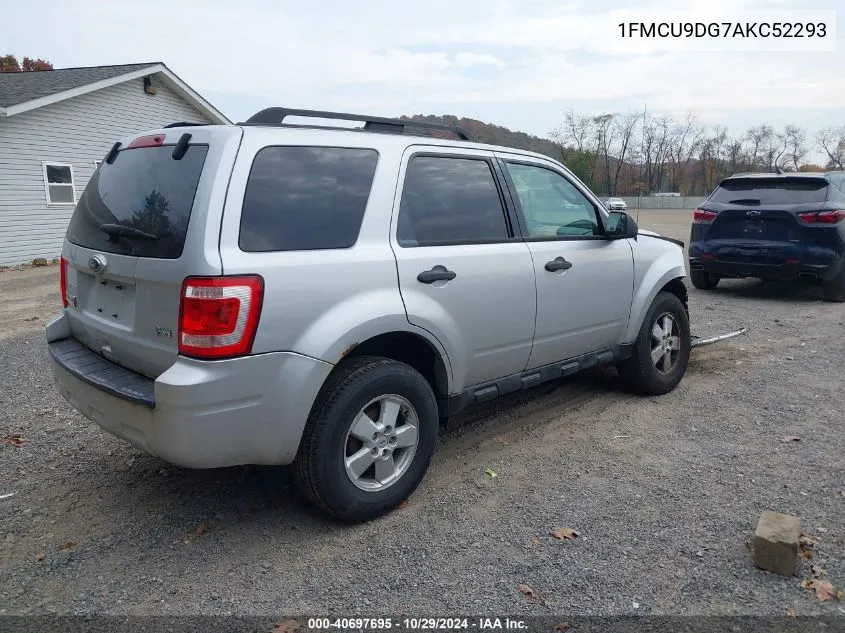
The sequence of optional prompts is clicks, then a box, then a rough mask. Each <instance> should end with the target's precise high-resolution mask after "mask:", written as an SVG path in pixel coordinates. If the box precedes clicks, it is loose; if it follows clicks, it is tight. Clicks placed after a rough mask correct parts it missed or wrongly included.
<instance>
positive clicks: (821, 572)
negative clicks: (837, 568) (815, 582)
mask: <svg viewBox="0 0 845 633" xmlns="http://www.w3.org/2000/svg"><path fill="white" fill-rule="evenodd" d="M810 573H811V574H813V576H814V577H815V578H821V577H822V576H827V570H826V569H825V568H824V567H822V566H821V565H810Z"/></svg>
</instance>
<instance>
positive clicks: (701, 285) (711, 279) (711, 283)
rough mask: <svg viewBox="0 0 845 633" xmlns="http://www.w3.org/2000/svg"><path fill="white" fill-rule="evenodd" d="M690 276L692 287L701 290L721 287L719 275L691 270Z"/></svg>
mask: <svg viewBox="0 0 845 633" xmlns="http://www.w3.org/2000/svg"><path fill="white" fill-rule="evenodd" d="M689 276H690V280H691V281H692V285H693V286H695V287H696V288H698V289H699V290H713V288H715V287H716V286H718V285H719V280H720V279H721V277H720V276H719V275H716V274H714V273H708V272H707V271H705V270H691V271H690V274H689Z"/></svg>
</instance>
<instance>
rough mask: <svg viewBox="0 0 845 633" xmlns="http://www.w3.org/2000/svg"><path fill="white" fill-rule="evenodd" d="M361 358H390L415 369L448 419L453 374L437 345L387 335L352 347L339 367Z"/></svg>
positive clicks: (412, 335) (415, 336)
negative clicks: (448, 399)
mask: <svg viewBox="0 0 845 633" xmlns="http://www.w3.org/2000/svg"><path fill="white" fill-rule="evenodd" d="M359 356H381V357H383V358H390V359H392V360H395V361H398V362H400V363H405V364H406V365H409V366H411V367H413V368H414V369H416V370H417V371H418V372H420V374H422V376H423V377H424V378H425V379H426V381H427V382H428V384H429V385H431V388H432V390H433V391H434V395H435V396H436V398H437V406H438V409H439V411H440V414H441V417H445V411H446V400H447V397H448V395H449V393H450V387H451V384H452V372H451V366H450V364H449V358H448V356H447V355H446V352H445V351H443V350H442V349H441V348H440V346H439V345H437V343H435V342H434V341H431V340H429V339H428V338H426V337H424V336H423V335H421V334H419V333H416V332H409V331H407V330H399V331H392V332H385V333H383V334H378V335H376V336H373V337H371V338H368V339H367V340H365V341H361V342H360V343H355V344H354V345H351V346H350V347H349V348H348V349H347V350H346V351H345V352H344V354H343V356H342V358H341V361H340V363H338V367H339V366H340V365H341V364H342V363H343V362H344V361H346V360H348V359H351V358H357V357H359Z"/></svg>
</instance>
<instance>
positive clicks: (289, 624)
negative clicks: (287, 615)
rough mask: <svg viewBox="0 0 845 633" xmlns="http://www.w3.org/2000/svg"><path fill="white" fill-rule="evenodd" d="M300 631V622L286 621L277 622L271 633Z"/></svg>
mask: <svg viewBox="0 0 845 633" xmlns="http://www.w3.org/2000/svg"><path fill="white" fill-rule="evenodd" d="M298 630H299V621H298V620H285V621H284V622H277V623H276V624H274V625H273V630H272V631H271V633H295V631H298Z"/></svg>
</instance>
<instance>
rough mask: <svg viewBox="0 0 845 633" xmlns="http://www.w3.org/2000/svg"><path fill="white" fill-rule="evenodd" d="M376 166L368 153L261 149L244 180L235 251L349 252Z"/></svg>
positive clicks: (374, 157)
mask: <svg viewBox="0 0 845 633" xmlns="http://www.w3.org/2000/svg"><path fill="white" fill-rule="evenodd" d="M377 162H378V153H377V152H376V151H375V150H373V149H354V148H346V147H265V148H264V149H262V150H261V151H260V152H258V154H257V155H256V156H255V161H254V162H253V164H252V170H251V171H250V174H249V180H248V181H247V186H246V194H245V195H244V203H243V210H242V212H241V228H240V237H239V242H238V243H239V245H240V248H241V250H243V251H247V252H263V251H298V250H322V249H329V248H349V247H350V246H352V245H353V244H355V242H356V241H357V240H358V232H359V231H360V230H361V221H362V220H363V218H364V210H365V209H366V207H367V200H368V198H369V196H370V188H371V187H372V184H373V177H374V175H375V171H376V163H377Z"/></svg>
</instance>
